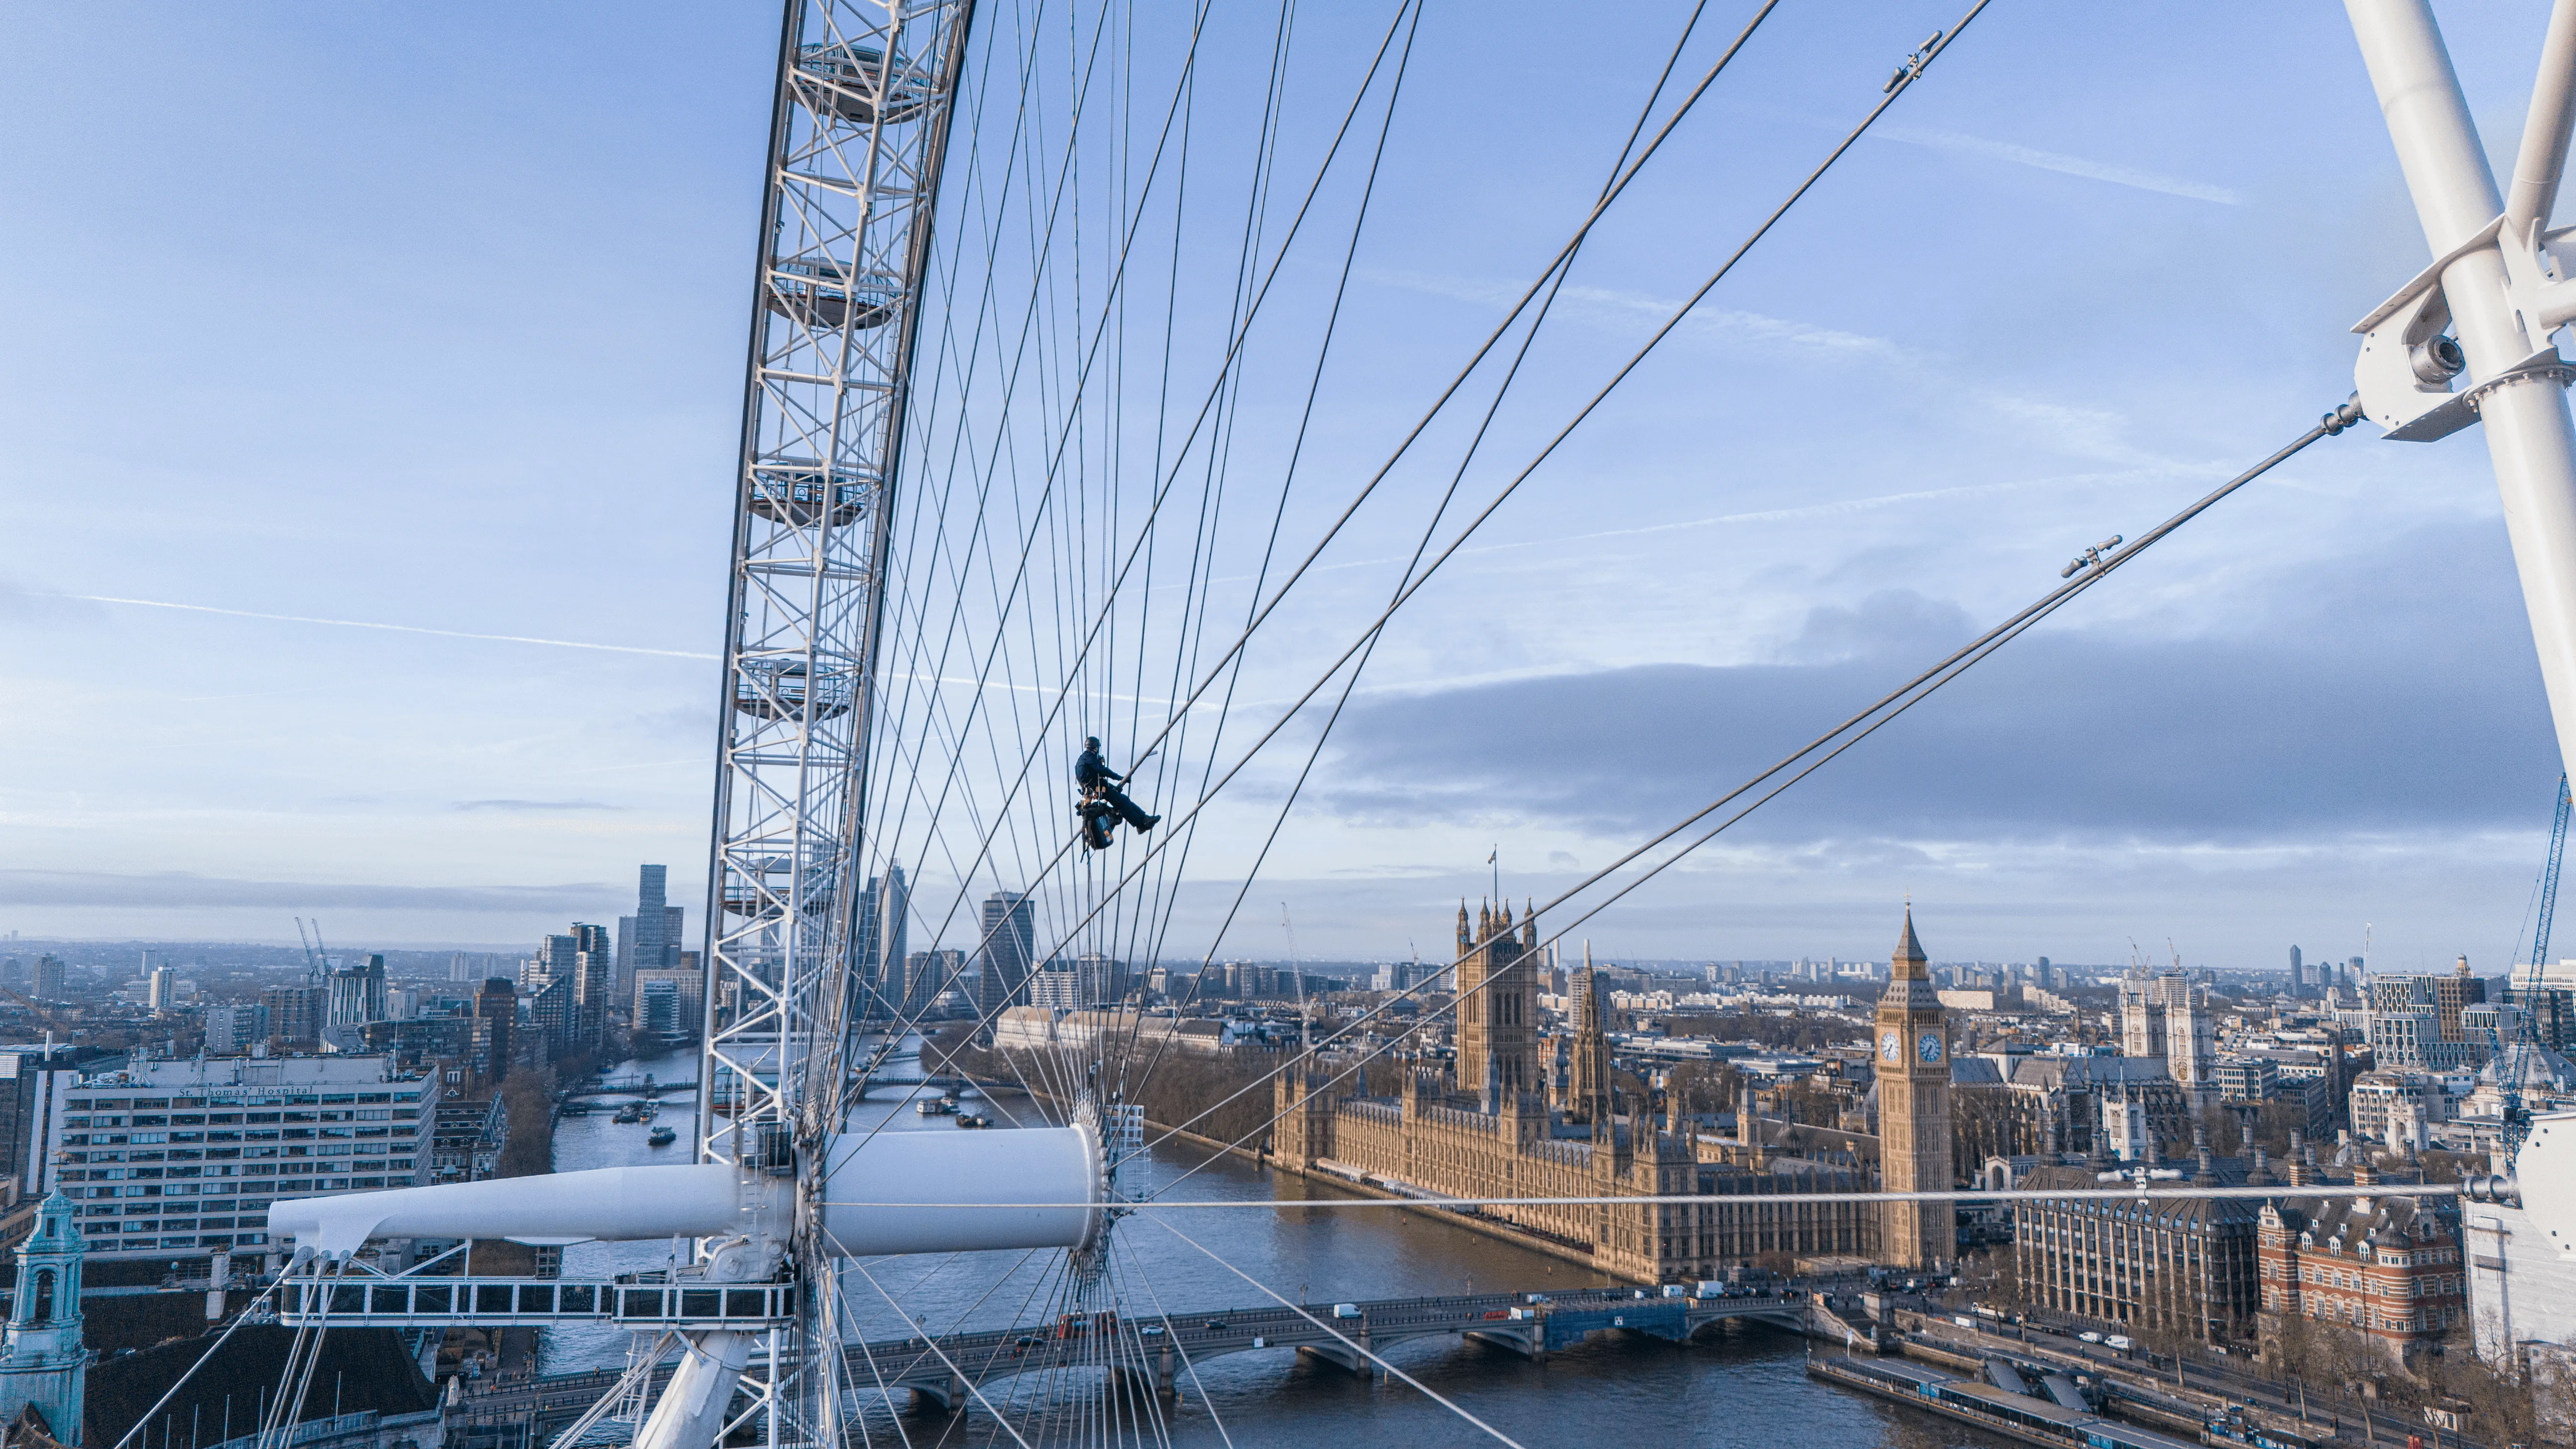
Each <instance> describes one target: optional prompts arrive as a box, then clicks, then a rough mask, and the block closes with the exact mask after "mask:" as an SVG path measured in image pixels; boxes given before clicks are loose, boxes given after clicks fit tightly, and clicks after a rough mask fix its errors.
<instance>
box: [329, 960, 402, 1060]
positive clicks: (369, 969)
mask: <svg viewBox="0 0 2576 1449" xmlns="http://www.w3.org/2000/svg"><path fill="white" fill-rule="evenodd" d="M326 984H327V985H328V988H329V991H330V999H329V1004H328V1006H327V1007H326V1008H325V1009H326V1012H327V1015H326V1016H325V1017H324V1019H323V1023H322V1032H323V1036H324V1038H325V1039H326V1040H328V1041H330V1042H331V1043H332V1044H333V1045H334V1046H336V1047H339V1048H340V1049H341V1050H343V1051H348V1050H352V1049H354V1048H355V1046H356V1045H357V1042H358V1039H359V1037H360V1036H361V1035H363V1033H364V1031H365V1028H366V1025H367V1023H368V1022H371V1021H384V1020H386V1019H387V1008H386V1004H385V958H384V957H382V956H369V957H368V958H367V963H366V964H365V965H363V966H350V967H346V968H344V969H342V970H338V971H334V972H332V973H331V974H330V976H329V977H328V978H326Z"/></svg>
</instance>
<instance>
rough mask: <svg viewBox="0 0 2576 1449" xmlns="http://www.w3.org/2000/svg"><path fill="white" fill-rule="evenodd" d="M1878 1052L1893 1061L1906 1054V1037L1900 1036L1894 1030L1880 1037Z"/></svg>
mask: <svg viewBox="0 0 2576 1449" xmlns="http://www.w3.org/2000/svg"><path fill="white" fill-rule="evenodd" d="M1878 1054H1879V1055H1880V1056H1882V1057H1885V1058H1886V1059H1887V1060H1889V1061H1891V1062H1892V1061H1895V1060H1897V1059H1898V1058H1900V1057H1902V1056H1904V1055H1905V1038H1903V1037H1901V1036H1898V1035H1897V1034H1896V1033H1894V1032H1892V1031H1891V1032H1889V1033H1888V1034H1886V1035H1885V1036H1882V1037H1880V1038H1879V1039H1878Z"/></svg>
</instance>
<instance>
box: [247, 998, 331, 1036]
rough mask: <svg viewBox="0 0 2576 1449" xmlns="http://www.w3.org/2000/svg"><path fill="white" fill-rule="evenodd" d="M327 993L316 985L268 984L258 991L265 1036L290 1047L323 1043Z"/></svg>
mask: <svg viewBox="0 0 2576 1449" xmlns="http://www.w3.org/2000/svg"><path fill="white" fill-rule="evenodd" d="M326 1000H327V993H326V992H325V990H324V988H322V987H319V986H271V987H268V988H267V989H265V990H263V991H261V992H260V994H259V1004H260V1008H261V1012H262V1014H263V1015H265V1016H266V1017H267V1019H268V1039H269V1040H271V1041H275V1042H282V1043H284V1044H285V1045H287V1046H289V1047H315V1046H320V1045H321V1044H322V1022H323V1019H324V1015H325V1012H324V1007H325V1005H326Z"/></svg>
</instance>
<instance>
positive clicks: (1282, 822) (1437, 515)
mask: <svg viewBox="0 0 2576 1449" xmlns="http://www.w3.org/2000/svg"><path fill="white" fill-rule="evenodd" d="M1705 9H1706V0H1701V3H1700V4H1699V5H1696V6H1694V7H1693V8H1692V10H1691V14H1690V18H1689V19H1688V21H1686V22H1685V23H1684V25H1683V27H1682V32H1681V34H1680V36H1679V37H1678V38H1677V39H1676V40H1675V41H1674V42H1673V49H1672V52H1671V54H1670V55H1668V56H1667V57H1666V58H1665V61H1664V68H1663V70H1662V72H1661V73H1660V74H1658V75H1657V76H1656V79H1655V85H1654V88H1653V89H1652V90H1651V91H1649V92H1648V93H1647V96H1646V102H1645V104H1644V105H1643V106H1640V107H1639V108H1638V111H1637V120H1636V123H1635V124H1634V125H1633V126H1631V127H1630V128H1629V132H1628V140H1627V142H1626V143H1625V144H1624V145H1623V146H1622V147H1621V148H1620V153H1619V156H1618V158H1617V159H1616V160H1614V161H1613V162H1612V163H1611V166H1610V175H1609V177H1608V178H1607V179H1605V180H1604V181H1603V183H1602V192H1603V194H1604V195H1605V196H1607V195H1608V193H1609V190H1610V188H1611V187H1612V186H1613V185H1614V184H1616V182H1617V180H1618V178H1619V175H1620V173H1621V171H1622V170H1623V169H1624V168H1625V167H1626V164H1627V161H1628V154H1629V152H1630V150H1632V149H1633V148H1634V147H1635V145H1636V140H1637V137H1638V136H1639V135H1640V134H1642V133H1643V132H1644V130H1645V126H1646V122H1647V121H1648V120H1649V119H1651V118H1652V116H1653V114H1654V107H1655V102H1656V101H1657V100H1658V99H1659V98H1660V97H1661V96H1662V94H1663V88H1664V85H1665V83H1666V82H1667V81H1669V80H1670V79H1671V78H1672V73H1673V69H1674V67H1675V66H1677V65H1678V64H1679V63H1680V61H1681V57H1682V52H1683V50H1684V49H1686V48H1687V47H1688V46H1689V44H1690V39H1691V34H1692V32H1693V31H1694V30H1696V29H1697V28H1698V25H1699V17H1700V14H1701V12H1702V11H1703V10H1705ZM1418 18H1419V12H1417V19H1418ZM1406 44H1407V45H1408V46H1410V44H1411V39H1410V37H1408V38H1407V41H1406ZM1381 144H1383V143H1382V141H1381ZM1375 179H1376V171H1375V166H1374V163H1373V164H1372V167H1371V171H1370V180H1371V183H1372V184H1374V182H1375ZM1356 247H1357V236H1356V234H1355V235H1354V237H1353V248H1354V252H1356ZM1573 260H1574V259H1573V258H1572V257H1569V258H1568V259H1567V261H1566V263H1565V264H1564V265H1562V266H1560V267H1558V268H1557V269H1556V272H1555V274H1554V277H1553V278H1552V279H1551V280H1550V281H1549V283H1548V287H1547V295H1546V297H1545V298H1544V299H1542V300H1541V302H1540V304H1539V307H1538V310H1537V312H1536V313H1535V314H1534V315H1533V316H1532V318H1531V320H1530V325H1529V327H1528V328H1527V329H1526V330H1525V331H1524V333H1523V335H1522V337H1521V341H1520V345H1519V346H1518V348H1516V349H1515V350H1514V352H1513V355H1512V360H1511V364H1510V366H1509V367H1508V368H1506V369H1505V371H1504V374H1503V377H1502V380H1501V382H1500V383H1499V384H1498V385H1497V386H1496V388H1495V390H1494V395H1493V398H1492V399H1491V401H1489V402H1488V403H1487V404H1486V407H1485V412H1484V416H1483V418H1482V419H1481V420H1480V421H1479V422H1478V423H1477V426H1476V430H1475V433H1474V435H1473V436H1472V437H1471V438H1470V439H1469V441H1468V444H1467V447H1466V448H1465V450H1464V451H1463V452H1462V453H1461V455H1460V457H1459V459H1458V466H1457V468H1456V469H1455V470H1454V471H1453V472H1452V473H1451V475H1450V479H1449V486H1448V489H1447V490H1446V491H1445V492H1444V493H1443V494H1442V495H1441V498H1440V502H1439V505H1438V507H1436V508H1435V509H1434V510H1433V512H1432V515H1431V518H1430V521H1429V522H1427V523H1425V524H1424V525H1423V530H1422V539H1421V541H1420V542H1419V543H1417V544H1416V545H1415V546H1414V550H1413V556H1412V558H1411V559H1409V560H1407V561H1406V564H1405V570H1404V573H1403V574H1402V575H1401V576H1400V577H1399V578H1398V580H1397V583H1396V593H1397V596H1398V599H1399V600H1400V599H1401V598H1402V596H1403V594H1404V592H1405V585H1406V584H1407V583H1409V582H1410V581H1411V580H1412V579H1413V577H1414V570H1416V569H1417V568H1419V567H1420V566H1421V563H1422V555H1423V553H1424V551H1425V550H1427V549H1428V548H1429V547H1430V545H1431V540H1432V538H1433V537H1434V536H1436V534H1437V532H1438V529H1439V525H1440V520H1441V519H1442V518H1443V517H1444V516H1446V514H1447V512H1448V509H1449V503H1450V500H1451V499H1453V498H1455V497H1456V496H1457V492H1458V488H1459V485H1460V484H1461V483H1462V482H1463V481H1464V480H1465V478H1466V475H1467V469H1468V467H1469V466H1470V465H1471V464H1472V463H1473V462H1474V460H1475V456H1476V453H1477V450H1478V449H1479V448H1480V447H1481V446H1482V445H1483V443H1484V440H1485V436H1486V434H1487V432H1488V431H1489V430H1490V429H1491V428H1492V426H1493V423H1494V418H1495V417H1496V415H1497V414H1498V413H1499V412H1500V411H1501V410H1502V405H1503V401H1504V399H1505V398H1506V397H1507V396H1509V394H1510V392H1511V387H1512V383H1513V382H1514V381H1515V380H1516V379H1517V378H1518V377H1519V376H1520V370H1521V367H1522V364H1523V363H1524V362H1525V361H1526V360H1527V359H1528V357H1529V353H1530V349H1531V347H1532V346H1534V345H1535V344H1536V343H1537V341H1538V334H1539V329H1540V328H1541V327H1542V326H1543V325H1544V324H1545V322H1546V320H1547V316H1548V314H1549V313H1550V312H1551V311H1552V310H1553V309H1554V307H1555V305H1556V299H1557V296H1558V295H1559V293H1560V291H1561V290H1562V289H1563V287H1564V284H1565V281H1566V279H1567V278H1568V277H1570V276H1572V275H1573V270H1574V268H1573ZM1348 267H1349V259H1348V258H1347V257H1346V258H1345V260H1344V273H1343V279H1344V281H1345V282H1347V281H1348V277H1349V272H1348ZM1340 300H1341V299H1340V295H1339V293H1338V292H1337V293H1336V295H1335V298H1334V305H1335V309H1336V311H1337V312H1338V310H1339V307H1340ZM1321 378H1322V373H1321V368H1320V366H1319V367H1318V370H1317V373H1316V381H1317V382H1318V383H1320V381H1321ZM1314 400H1315V393H1314V391H1313V390H1312V389H1311V388H1310V390H1309V392H1308V393H1307V400H1306V401H1307V410H1308V415H1309V417H1311V414H1312V410H1313V406H1314ZM1304 442H1305V422H1304V420H1301V421H1300V423H1299V428H1298V437H1297V444H1296V446H1297V447H1300V448H1302V446H1303V445H1304ZM1294 459H1295V451H1294V449H1292V452H1291V461H1290V468H1291V470H1292V471H1293V469H1294V467H1295V461H1294ZM1284 507H1285V493H1284V490H1283V494H1282V508H1283V509H1284ZM1273 539H1274V541H1275V539H1276V521H1275V520H1274V523H1273ZM1265 564H1266V557H1265ZM1253 593H1254V597H1255V599H1256V600H1257V599H1258V597H1259V594H1260V586H1259V584H1258V583H1257V582H1256V584H1255V586H1254V590H1253ZM1383 637H1384V636H1383V635H1382V634H1380V633H1372V634H1371V635H1370V636H1369V638H1368V643H1367V647H1366V648H1365V649H1364V650H1362V651H1361V653H1360V655H1359V660H1358V662H1357V663H1356V664H1354V665H1353V666H1352V668H1351V673H1350V676H1349V678H1348V679H1346V680H1345V681H1344V682H1343V685H1342V691H1341V695H1340V697H1339V698H1338V699H1336V700H1335V701H1334V703H1333V708H1332V712H1331V713H1330V714H1329V715H1328V716H1327V717H1326V719H1325V721H1324V723H1323V726H1322V728H1321V729H1319V730H1318V731H1317V732H1316V736H1315V742H1314V745H1313V747H1312V748H1311V749H1309V750H1308V751H1307V755H1306V762H1305V764H1304V765H1303V766H1302V767H1301V768H1300V769H1299V771H1298V774H1297V778H1296V780H1295V782H1294V783H1293V784H1292V785H1291V786H1290V787H1289V789H1288V792H1287V795H1286V797H1285V798H1284V799H1283V800H1282V801H1281V802H1280V805H1279V808H1278V810H1277V811H1276V812H1274V815H1273V818H1272V820H1271V823H1270V828H1269V831H1268V833H1267V834H1266V835H1265V836H1264V838H1263V840H1262V843H1261V848H1260V849H1259V850H1258V851H1257V852H1255V854H1254V856H1253V860H1252V864H1251V866H1250V867H1249V868H1248V869H1247V870H1246V871H1245V873H1244V878H1243V884H1242V887H1241V888H1240V889H1238V890H1237V891H1236V892H1235V897H1234V900H1233V902H1232V903H1231V904H1230V905H1228V906H1227V908H1226V912H1225V916H1224V918H1223V919H1222V920H1220V921H1219V922H1218V924H1217V929H1216V931H1215V933H1214V935H1213V936H1212V937H1211V939H1210V940H1209V942H1208V947H1207V950H1206V951H1205V952H1204V953H1203V954H1202V956H1201V958H1200V961H1199V972H1200V973H1201V974H1200V975H1198V976H1196V977H1194V978H1193V979H1192V981H1191V987H1190V996H1189V1000H1190V1001H1191V1002H1195V1001H1196V1000H1197V997H1198V991H1199V987H1200V985H1201V983H1202V982H1203V981H1204V979H1205V977H1204V973H1205V972H1206V970H1207V968H1208V966H1209V964H1210V963H1212V962H1213V961H1214V960H1215V959H1216V954H1217V951H1218V949H1219V948H1220V947H1221V946H1222V945H1223V943H1224V940H1225V937H1226V934H1227V932H1229V931H1230V930H1231V929H1232V928H1233V925H1234V921H1235V917H1236V915H1237V913H1239V912H1240V911H1241V910H1242V908H1243V902H1244V899H1245V898H1246V896H1248V895H1249V894H1250V892H1251V889H1252V883H1253V880H1254V879H1255V878H1256V877H1257V876H1258V875H1259V874H1260V872H1261V867H1262V866H1263V864H1265V863H1266V862H1267V861H1268V860H1269V858H1270V852H1271V849H1272V848H1273V847H1274V846H1275V845H1276V844H1277V843H1278V839H1279V834H1280V832H1281V830H1282V829H1283V828H1285V826H1286V825H1287V822H1288V816H1289V813H1290V812H1291V811H1292V810H1294V809H1295V808H1296V803H1297V800H1298V798H1299V796H1300V795H1302V794H1303V793H1304V790H1305V787H1306V781H1307V779H1308V777H1310V776H1311V775H1312V774H1313V773H1314V769H1315V765H1316V762H1317V761H1319V760H1320V759H1321V758H1322V757H1323V752H1324V746H1325V744H1326V742H1327V741H1329V740H1330V739H1331V738H1332V732H1333V727H1334V725H1335V724H1336V723H1338V722H1339V721H1340V719H1341V716H1342V711H1343V710H1344V709H1345V708H1346V707H1348V705H1349V704H1350V700H1351V695H1352V692H1353V691H1355V690H1356V689H1357V688H1358V687H1359V682H1360V677H1361V675H1362V674H1363V673H1365V672H1366V670H1367V668H1368V663H1369V660H1370V658H1371V657H1373V656H1374V655H1375V653H1376V651H1377V643H1378V640H1379V639H1381V638H1383ZM1231 698H1232V690H1231V688H1229V690H1228V699H1229V702H1230V701H1231ZM1209 763H1210V766H1211V767H1213V765H1214V757H1213V755H1211V757H1210V761H1209ZM1204 793H1205V791H1204V788H1203V790H1202V794H1203V795H1204ZM1291 969H1292V970H1295V971H1297V972H1298V974H1299V991H1300V999H1301V1000H1302V999H1303V990H1304V968H1303V967H1299V966H1295V965H1294V964H1293V963H1292V966H1291ZM1142 1027H1143V1021H1142V1018H1141V1017H1140V1018H1139V1019H1138V1022H1137V1029H1138V1030H1139V1031H1141V1030H1142ZM1130 1035H1131V1037H1132V1036H1133V1033H1131V1034H1130ZM1170 1045H1171V1038H1170V1037H1169V1036H1166V1037H1164V1038H1163V1039H1162V1041H1160V1042H1158V1043H1157V1044H1156V1046H1155V1052H1154V1056H1153V1058H1152V1059H1150V1060H1149V1061H1148V1062H1147V1063H1146V1068H1145V1073H1144V1075H1145V1077H1146V1078H1148V1079H1150V1077H1151V1076H1152V1074H1153V1071H1154V1069H1155V1068H1156V1067H1157V1066H1159V1065H1160V1064H1161V1061H1162V1059H1163V1056H1164V1054H1165V1053H1166V1052H1167V1051H1168V1050H1169V1049H1170Z"/></svg>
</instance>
